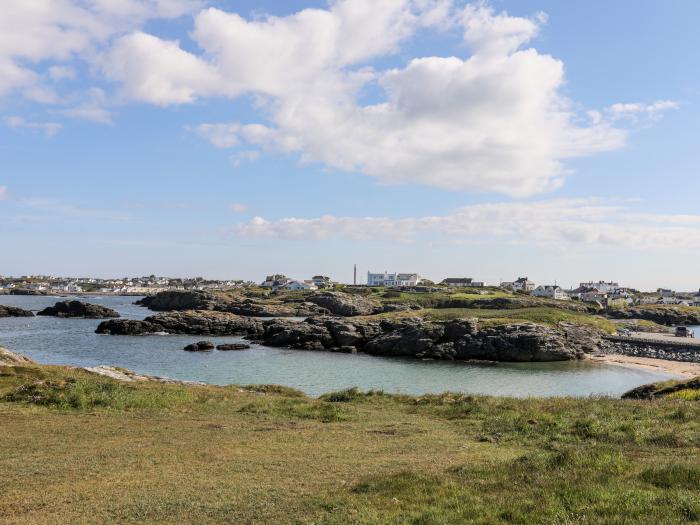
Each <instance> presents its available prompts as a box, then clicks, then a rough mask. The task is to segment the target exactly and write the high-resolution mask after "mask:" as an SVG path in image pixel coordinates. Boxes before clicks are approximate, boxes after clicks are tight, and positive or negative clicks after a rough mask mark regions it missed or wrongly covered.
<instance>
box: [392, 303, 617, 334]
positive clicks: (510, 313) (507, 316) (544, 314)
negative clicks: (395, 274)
mask: <svg viewBox="0 0 700 525" xmlns="http://www.w3.org/2000/svg"><path fill="white" fill-rule="evenodd" d="M394 315H396V314H394ZM400 315H404V316H420V317H423V318H424V319H427V320H431V321H447V320H451V319H464V318H470V317H476V318H478V319H479V320H480V323H479V326H480V327H481V328H486V327H489V326H497V325H504V324H511V323H514V322H529V323H537V324H543V325H547V326H557V325H559V323H562V322H564V323H571V324H577V325H581V326H591V327H593V328H598V329H600V330H603V331H605V332H607V333H610V334H612V333H614V332H615V331H616V330H617V327H618V325H617V324H615V323H614V322H613V321H610V320H608V319H605V318H604V317H600V316H597V315H591V314H587V313H582V312H573V311H569V310H561V309H558V308H551V307H540V308H518V309H511V310H491V309H485V308H441V309H428V310H421V311H418V312H408V313H403V312H402V313H401V314H400Z"/></svg>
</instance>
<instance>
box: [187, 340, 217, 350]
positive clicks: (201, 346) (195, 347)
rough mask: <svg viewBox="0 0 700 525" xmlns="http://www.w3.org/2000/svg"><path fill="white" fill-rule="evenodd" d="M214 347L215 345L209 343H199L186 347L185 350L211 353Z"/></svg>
mask: <svg viewBox="0 0 700 525" xmlns="http://www.w3.org/2000/svg"><path fill="white" fill-rule="evenodd" d="M215 347H216V345H215V344H214V343H212V342H211V341H199V342H197V343H192V344H191V345H187V346H186V347H185V350H186V351H188V352H211V351H212V350H214V348H215Z"/></svg>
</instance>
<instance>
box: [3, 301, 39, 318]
mask: <svg viewBox="0 0 700 525" xmlns="http://www.w3.org/2000/svg"><path fill="white" fill-rule="evenodd" d="M0 317H34V314H33V313H32V312H30V311H29V310H25V309H24V308H18V307H16V306H4V305H1V304H0Z"/></svg>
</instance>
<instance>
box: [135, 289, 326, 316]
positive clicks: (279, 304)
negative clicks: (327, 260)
mask: <svg viewBox="0 0 700 525" xmlns="http://www.w3.org/2000/svg"><path fill="white" fill-rule="evenodd" d="M134 304H137V305H139V306H145V307H147V308H149V309H150V310H153V311H156V312H172V311H185V310H211V311H217V312H228V313H232V314H236V315H243V316H247V317H306V316H309V315H319V314H326V313H328V312H327V311H326V310H324V309H322V308H320V307H318V306H316V305H315V304H312V303H308V302H304V301H301V302H283V301H275V300H269V301H259V300H255V299H251V298H240V297H237V298H231V297H227V296H221V295H215V294H213V293H210V292H205V291H200V290H187V291H185V290H173V291H166V292H159V293H157V294H155V295H149V296H148V297H144V298H143V299H140V300H138V301H136V302H135V303H134Z"/></svg>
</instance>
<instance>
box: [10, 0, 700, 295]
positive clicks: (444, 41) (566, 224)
mask: <svg viewBox="0 0 700 525" xmlns="http://www.w3.org/2000/svg"><path fill="white" fill-rule="evenodd" d="M698 17H700V3H698V2H696V1H694V0H672V1H669V2H657V1H652V0H618V1H616V2H608V1H602V0H586V1H583V0H572V1H570V2H561V1H554V0H541V1H536V0H517V1H508V0H492V1H490V2H485V1H483V2H482V1H477V2H465V1H461V0H333V1H328V2H327V1H312V0H304V1H302V0H293V1H285V2H279V1H271V0H270V1H268V0H258V1H247V0H229V1H223V0H222V1H215V0H212V1H198V0H26V1H23V2H13V3H10V5H8V6H6V5H4V6H3V10H2V12H1V13H0V275H27V274H53V275H73V276H87V275H90V276H98V277H119V276H135V275H150V274H158V275H166V276H189V277H194V276H204V277H209V278H222V279H223V278H227V279H229V278H230V279H250V280H255V281H260V280H262V279H263V278H264V276H265V275H267V274H272V273H285V274H287V275H289V276H291V277H294V278H310V277H311V276H312V275H316V274H325V275H330V276H331V277H333V278H335V279H337V280H340V281H344V282H349V281H351V279H352V272H353V265H354V264H357V266H358V271H359V273H360V275H361V276H362V275H363V274H364V273H365V272H367V271H368V270H372V271H385V270H388V271H400V272H418V273H420V274H421V275H423V276H425V277H428V278H431V279H437V280H441V279H443V278H445V277H462V276H467V277H473V278H474V279H477V280H483V281H486V282H487V283H489V284H491V283H493V284H495V283H498V282H500V281H502V280H507V281H510V280H514V279H515V278H517V277H520V276H529V277H530V278H531V279H532V280H534V281H535V282H537V283H538V284H554V283H557V284H560V285H562V286H565V287H568V286H572V285H577V284H578V283H579V282H582V281H590V280H596V281H597V280H615V281H618V282H620V284H622V285H626V286H631V287H636V288H640V289H645V290H647V289H656V288H658V287H670V288H674V289H677V290H696V289H698V288H700V272H698V270H697V268H698V264H697V263H698V260H699V259H700V209H699V207H698V197H699V196H700V178H699V177H698V174H699V173H698V170H699V168H700V148H698V143H697V137H699V136H700V34H699V33H698V31H697V30H696V27H695V21H696V20H697V19H698Z"/></svg>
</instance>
